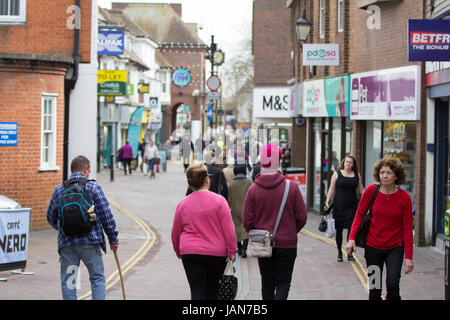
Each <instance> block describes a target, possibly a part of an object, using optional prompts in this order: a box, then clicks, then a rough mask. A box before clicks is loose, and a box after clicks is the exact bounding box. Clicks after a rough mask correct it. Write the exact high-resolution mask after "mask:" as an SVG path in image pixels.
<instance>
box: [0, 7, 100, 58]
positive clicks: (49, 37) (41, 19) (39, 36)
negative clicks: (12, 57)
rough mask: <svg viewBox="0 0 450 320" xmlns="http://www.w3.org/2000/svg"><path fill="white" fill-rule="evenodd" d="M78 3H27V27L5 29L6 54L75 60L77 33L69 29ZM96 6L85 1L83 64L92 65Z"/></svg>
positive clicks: (1, 38) (0, 31)
mask: <svg viewBox="0 0 450 320" xmlns="http://www.w3.org/2000/svg"><path fill="white" fill-rule="evenodd" d="M74 4H75V0H50V1H48V0H33V1H27V12H26V23H25V24H23V25H1V24H0V43H1V52H2V53H21V54H38V55H50V56H59V57H66V58H70V57H73V46H74V30H73V29H69V28H68V27H67V21H69V22H73V20H72V19H71V18H70V17H71V16H72V11H69V13H67V12H66V11H67V9H68V8H69V6H71V5H74ZM91 10H92V3H91V1H89V0H81V29H80V55H81V62H82V63H89V62H90V49H91V15H92V11H91Z"/></svg>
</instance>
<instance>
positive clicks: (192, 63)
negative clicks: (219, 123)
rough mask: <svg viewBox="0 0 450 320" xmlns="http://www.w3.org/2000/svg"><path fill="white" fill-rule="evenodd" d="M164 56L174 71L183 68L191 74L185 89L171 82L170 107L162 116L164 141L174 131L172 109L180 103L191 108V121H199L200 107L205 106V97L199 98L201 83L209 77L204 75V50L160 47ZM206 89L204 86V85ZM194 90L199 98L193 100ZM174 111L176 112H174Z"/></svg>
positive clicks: (174, 113) (205, 61) (173, 113)
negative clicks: (197, 92)
mask: <svg viewBox="0 0 450 320" xmlns="http://www.w3.org/2000/svg"><path fill="white" fill-rule="evenodd" d="M159 50H160V52H161V53H162V54H163V55H164V57H165V58H166V59H167V61H169V62H170V64H171V65H172V66H173V68H174V69H176V68H178V67H184V68H186V69H188V70H189V71H190V73H191V82H190V83H189V84H188V85H187V86H185V87H177V86H176V85H174V84H173V82H171V84H170V86H171V87H170V93H171V106H170V107H169V108H168V109H167V111H166V112H165V116H164V118H165V119H164V139H168V138H169V136H170V134H172V132H173V131H174V130H175V129H176V128H175V127H174V125H173V124H174V121H173V120H174V117H175V115H176V112H174V109H176V108H174V107H175V106H176V105H178V104H180V103H184V104H187V105H188V106H190V107H191V117H192V118H191V119H192V120H200V119H201V110H200V108H201V106H202V105H204V104H205V101H206V100H205V97H202V96H201V92H202V86H203V81H206V80H207V79H208V77H209V74H208V75H205V79H203V75H204V74H205V69H206V63H208V61H207V60H205V54H206V49H205V48H189V47H188V48H184V47H173V48H171V47H162V48H160V49H159ZM205 87H206V85H205ZM194 90H198V91H199V96H198V97H197V98H195V97H194V96H193V95H192V92H193V91H194ZM175 111H176V110H175Z"/></svg>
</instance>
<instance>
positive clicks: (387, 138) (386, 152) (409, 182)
mask: <svg viewBox="0 0 450 320" xmlns="http://www.w3.org/2000/svg"><path fill="white" fill-rule="evenodd" d="M416 129H417V124H416V122H407V121H395V122H391V121H385V122H384V130H383V131H384V134H383V156H384V157H388V156H391V157H396V158H398V159H400V161H401V162H402V163H403V165H404V167H405V169H406V172H407V179H406V183H405V184H403V185H401V186H400V187H401V188H402V189H404V190H405V191H407V192H408V193H409V194H410V196H411V199H414V190H415V188H414V187H415V173H416V170H415V168H416V164H415V161H416V148H415V144H416Z"/></svg>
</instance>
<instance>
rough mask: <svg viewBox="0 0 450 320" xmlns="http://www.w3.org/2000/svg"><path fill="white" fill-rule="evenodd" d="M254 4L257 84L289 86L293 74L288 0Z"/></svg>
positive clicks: (254, 45) (255, 82) (261, 1)
mask: <svg viewBox="0 0 450 320" xmlns="http://www.w3.org/2000/svg"><path fill="white" fill-rule="evenodd" d="M253 8H254V9H253V10H254V11H253V54H254V70H255V74H254V84H255V87H257V86H277V85H282V86H286V81H287V80H289V79H291V78H292V77H293V76H294V72H293V60H292V59H291V50H292V39H291V30H292V29H291V27H292V26H291V24H290V21H291V12H290V9H289V8H287V7H286V0H256V1H255V2H254V7H253Z"/></svg>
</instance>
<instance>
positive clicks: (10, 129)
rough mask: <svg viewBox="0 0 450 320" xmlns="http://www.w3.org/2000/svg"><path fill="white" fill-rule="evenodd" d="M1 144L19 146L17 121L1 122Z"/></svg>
mask: <svg viewBox="0 0 450 320" xmlns="http://www.w3.org/2000/svg"><path fill="white" fill-rule="evenodd" d="M0 146H17V122H0Z"/></svg>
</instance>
